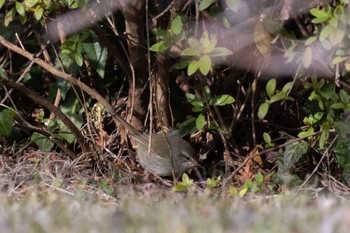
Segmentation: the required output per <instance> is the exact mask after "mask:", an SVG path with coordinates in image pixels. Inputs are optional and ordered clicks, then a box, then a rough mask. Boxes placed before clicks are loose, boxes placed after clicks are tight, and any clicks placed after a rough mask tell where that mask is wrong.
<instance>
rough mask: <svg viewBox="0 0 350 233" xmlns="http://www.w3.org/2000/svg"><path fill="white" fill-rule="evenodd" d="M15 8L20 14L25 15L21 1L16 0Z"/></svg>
mask: <svg viewBox="0 0 350 233" xmlns="http://www.w3.org/2000/svg"><path fill="white" fill-rule="evenodd" d="M16 10H17V12H18V14H19V15H20V16H25V15H26V11H25V6H24V4H23V3H21V2H16Z"/></svg>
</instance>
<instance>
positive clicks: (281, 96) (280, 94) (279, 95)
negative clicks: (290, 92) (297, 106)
mask: <svg viewBox="0 0 350 233" xmlns="http://www.w3.org/2000/svg"><path fill="white" fill-rule="evenodd" d="M285 98H286V93H284V92H278V93H277V94H276V95H273V96H272V97H271V99H270V103H271V104H272V103H275V102H278V101H280V100H283V99H285Z"/></svg>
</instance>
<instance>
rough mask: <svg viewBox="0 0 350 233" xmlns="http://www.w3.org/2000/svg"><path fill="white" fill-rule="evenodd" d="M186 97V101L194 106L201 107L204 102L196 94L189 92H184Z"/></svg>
mask: <svg viewBox="0 0 350 233" xmlns="http://www.w3.org/2000/svg"><path fill="white" fill-rule="evenodd" d="M186 98H187V101H188V102H189V103H190V104H192V105H193V106H194V107H201V108H203V106H204V104H203V101H202V100H200V99H199V98H198V97H197V96H195V95H193V94H191V93H186Z"/></svg>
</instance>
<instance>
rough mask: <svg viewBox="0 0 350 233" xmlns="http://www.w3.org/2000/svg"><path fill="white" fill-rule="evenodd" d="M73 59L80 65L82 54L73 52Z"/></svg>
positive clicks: (81, 63)
mask: <svg viewBox="0 0 350 233" xmlns="http://www.w3.org/2000/svg"><path fill="white" fill-rule="evenodd" d="M74 61H75V62H76V63H77V65H78V66H80V67H81V66H82V65H83V55H82V54H81V53H74Z"/></svg>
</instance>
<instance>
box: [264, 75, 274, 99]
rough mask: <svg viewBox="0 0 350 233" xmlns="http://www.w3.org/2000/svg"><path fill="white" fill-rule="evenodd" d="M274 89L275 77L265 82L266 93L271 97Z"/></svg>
mask: <svg viewBox="0 0 350 233" xmlns="http://www.w3.org/2000/svg"><path fill="white" fill-rule="evenodd" d="M275 91H276V79H270V80H269V81H268V82H267V84H266V93H267V95H268V96H269V97H270V98H271V97H272V95H273V94H274V93H275Z"/></svg>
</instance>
